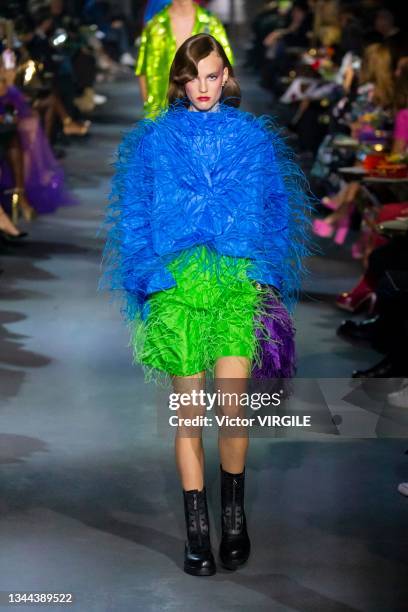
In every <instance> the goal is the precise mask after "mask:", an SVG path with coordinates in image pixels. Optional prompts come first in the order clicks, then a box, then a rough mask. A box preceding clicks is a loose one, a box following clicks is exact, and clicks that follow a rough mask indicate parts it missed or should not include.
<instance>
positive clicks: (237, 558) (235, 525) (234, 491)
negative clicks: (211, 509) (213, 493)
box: [220, 465, 251, 570]
mask: <svg viewBox="0 0 408 612" xmlns="http://www.w3.org/2000/svg"><path fill="white" fill-rule="evenodd" d="M220 470H221V506H222V515H221V529H222V538H221V544H220V560H221V563H222V564H223V566H224V567H226V568H227V569H230V570H234V569H236V568H237V567H239V566H240V565H242V564H243V563H245V562H246V561H247V560H248V557H249V553H250V550H251V542H250V540H249V537H248V533H247V526H246V517H245V510H244V483H245V469H244V471H243V472H242V474H230V473H229V472H224V470H223V469H222V466H221V465H220Z"/></svg>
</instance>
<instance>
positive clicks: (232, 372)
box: [215, 356, 250, 474]
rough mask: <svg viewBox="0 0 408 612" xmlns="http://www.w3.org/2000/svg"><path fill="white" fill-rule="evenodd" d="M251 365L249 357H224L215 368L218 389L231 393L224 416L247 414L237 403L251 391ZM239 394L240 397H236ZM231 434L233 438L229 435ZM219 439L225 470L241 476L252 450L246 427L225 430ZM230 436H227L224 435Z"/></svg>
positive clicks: (224, 408) (221, 408)
mask: <svg viewBox="0 0 408 612" xmlns="http://www.w3.org/2000/svg"><path fill="white" fill-rule="evenodd" d="M249 369H250V362H249V359H248V358H246V357H233V356H232V357H220V358H219V359H218V360H217V362H216V365H215V378H216V386H217V389H219V390H220V391H221V393H225V394H227V393H229V394H231V401H230V402H228V405H227V404H226V403H225V402H223V405H222V406H220V407H219V410H220V413H221V415H225V416H228V417H237V416H238V417H243V416H244V412H243V409H242V406H240V404H239V402H236V401H233V400H234V398H239V396H240V394H242V393H245V392H246V389H247V379H248V375H249ZM235 394H236V395H235ZM228 397H230V396H228ZM229 432H230V433H232V435H229ZM219 433H220V435H219V437H218V448H219V452H220V460H221V465H222V467H223V468H224V469H225V470H226V471H227V472H231V473H234V474H238V473H241V472H242V471H243V469H244V466H245V459H246V454H247V450H248V444H249V441H248V432H247V430H246V429H245V428H236V427H234V428H233V430H232V428H228V427H227V428H222V429H221V430H220V432H219ZM223 434H226V435H223Z"/></svg>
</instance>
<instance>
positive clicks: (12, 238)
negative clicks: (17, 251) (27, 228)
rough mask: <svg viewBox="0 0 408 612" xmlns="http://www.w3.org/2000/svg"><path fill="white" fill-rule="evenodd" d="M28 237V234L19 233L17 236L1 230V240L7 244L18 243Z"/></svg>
mask: <svg viewBox="0 0 408 612" xmlns="http://www.w3.org/2000/svg"><path fill="white" fill-rule="evenodd" d="M26 236H28V232H19V233H18V234H17V235H14V234H9V233H8V232H5V231H4V230H0V238H1V239H2V240H5V241H6V242H18V241H19V240H21V238H25V237H26Z"/></svg>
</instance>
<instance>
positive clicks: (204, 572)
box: [183, 487, 216, 576]
mask: <svg viewBox="0 0 408 612" xmlns="http://www.w3.org/2000/svg"><path fill="white" fill-rule="evenodd" d="M183 496H184V514H185V517H186V527H187V542H186V544H185V549H184V571H185V572H186V573H187V574H191V575H192V576H212V575H213V574H215V570H216V567H215V561H214V557H213V554H212V552H211V542H210V525H209V520H208V508H207V495H206V490H205V487H204V488H203V490H202V491H198V489H193V490H192V491H184V490H183Z"/></svg>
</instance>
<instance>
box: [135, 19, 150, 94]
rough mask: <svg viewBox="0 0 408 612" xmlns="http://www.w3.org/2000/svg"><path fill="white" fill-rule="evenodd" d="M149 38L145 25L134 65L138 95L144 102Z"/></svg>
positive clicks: (146, 90)
mask: <svg viewBox="0 0 408 612" xmlns="http://www.w3.org/2000/svg"><path fill="white" fill-rule="evenodd" d="M149 38H150V37H149V27H148V26H146V27H145V29H144V30H143V32H142V35H141V38H140V47H139V53H138V56H137V61H136V66H135V74H136V76H138V77H139V86H140V95H141V97H142V100H143V102H146V100H147V97H148V89H147V78H146V68H147V56H148V46H149Z"/></svg>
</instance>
